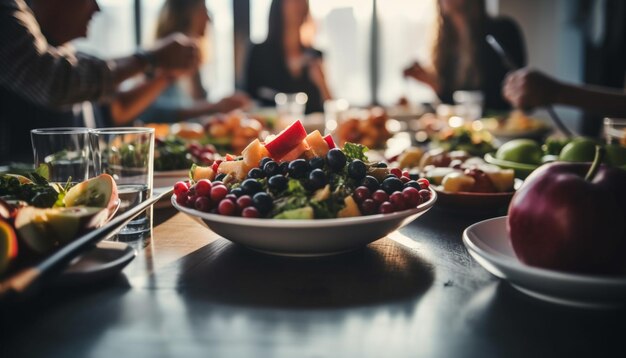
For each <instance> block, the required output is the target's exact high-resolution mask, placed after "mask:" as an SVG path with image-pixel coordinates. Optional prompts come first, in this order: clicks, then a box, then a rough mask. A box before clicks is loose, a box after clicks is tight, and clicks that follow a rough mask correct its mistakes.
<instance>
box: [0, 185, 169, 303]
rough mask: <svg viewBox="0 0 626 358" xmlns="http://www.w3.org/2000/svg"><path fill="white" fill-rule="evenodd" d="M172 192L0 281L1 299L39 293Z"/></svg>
mask: <svg viewBox="0 0 626 358" xmlns="http://www.w3.org/2000/svg"><path fill="white" fill-rule="evenodd" d="M172 191H173V189H170V190H167V191H165V192H162V193H160V194H158V195H154V196H152V197H151V198H149V199H147V200H146V201H143V202H141V203H139V204H138V205H137V206H135V207H133V208H131V209H129V210H127V211H126V212H124V213H122V214H120V215H119V216H117V217H116V218H114V219H113V220H112V221H111V222H109V223H108V224H106V225H104V226H103V227H101V228H99V229H96V230H93V231H91V232H89V233H87V234H85V235H83V236H81V237H79V238H77V239H76V240H74V241H72V242H70V243H69V244H67V245H65V246H63V247H61V248H60V249H59V250H58V251H55V252H54V253H52V254H51V255H50V256H48V257H46V258H45V259H43V260H42V261H41V262H39V263H37V264H36V265H34V266H32V267H27V268H25V269H23V270H21V271H18V272H17V273H15V274H13V275H12V276H10V277H8V278H6V279H5V280H3V281H0V299H9V298H11V297H16V296H21V295H25V294H29V293H33V292H36V291H37V289H38V288H39V287H40V285H41V283H43V282H44V281H45V279H46V278H47V277H50V276H53V275H55V274H58V273H59V272H60V271H61V270H62V269H63V268H64V267H66V266H67V265H68V264H69V263H70V262H71V261H72V260H73V259H74V258H76V257H78V256H79V255H80V254H82V253H84V252H86V251H88V250H89V249H91V248H92V247H93V245H94V244H96V243H98V242H99V241H102V240H104V239H105V238H107V237H109V236H111V235H113V234H114V233H115V232H116V231H117V230H119V229H120V228H122V227H124V226H125V225H126V224H127V223H128V222H130V221H131V220H132V219H133V218H135V217H136V216H137V215H139V214H141V213H142V212H143V211H144V210H146V209H147V208H149V207H150V206H151V205H152V204H154V203H156V202H157V201H159V200H160V199H161V198H162V197H163V196H166V195H170V194H171V193H172Z"/></svg>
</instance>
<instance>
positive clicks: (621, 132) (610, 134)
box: [604, 118, 626, 147]
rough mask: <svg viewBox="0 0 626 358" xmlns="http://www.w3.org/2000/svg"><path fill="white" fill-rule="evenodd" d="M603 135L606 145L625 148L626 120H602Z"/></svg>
mask: <svg viewBox="0 0 626 358" xmlns="http://www.w3.org/2000/svg"><path fill="white" fill-rule="evenodd" d="M604 135H605V136H606V142H607V143H608V144H621V145H622V146H624V147H626V118H604Z"/></svg>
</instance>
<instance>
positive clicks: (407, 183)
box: [404, 180, 422, 190]
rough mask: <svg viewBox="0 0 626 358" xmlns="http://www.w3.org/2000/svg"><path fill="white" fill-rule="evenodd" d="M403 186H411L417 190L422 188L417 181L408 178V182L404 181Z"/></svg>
mask: <svg viewBox="0 0 626 358" xmlns="http://www.w3.org/2000/svg"><path fill="white" fill-rule="evenodd" d="M404 187H405V188H408V187H412V188H415V189H417V190H422V188H421V187H420V185H419V183H418V182H416V181H415V180H409V181H408V182H406V183H404Z"/></svg>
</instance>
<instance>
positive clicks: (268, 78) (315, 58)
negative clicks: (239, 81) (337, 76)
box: [244, 0, 332, 113]
mask: <svg viewBox="0 0 626 358" xmlns="http://www.w3.org/2000/svg"><path fill="white" fill-rule="evenodd" d="M307 21H311V18H310V14H309V4H308V1H307V0H273V1H272V4H271V7H270V14H269V23H268V32H267V39H266V40H265V42H263V43H261V44H257V45H253V46H252V47H251V48H250V51H249V54H248V60H247V65H246V70H245V80H244V88H245V90H246V92H248V94H249V95H250V96H251V97H252V98H253V99H255V100H257V101H259V102H260V104H261V105H264V106H274V105H275V102H274V96H275V95H276V94H277V93H279V92H283V93H296V92H304V93H306V94H307V96H308V101H307V103H306V108H305V112H306V113H312V112H322V111H323V110H324V106H323V104H324V101H325V100H328V99H331V98H332V96H331V94H330V90H329V89H328V85H327V83H326V79H325V75H324V71H323V61H322V53H321V52H320V51H318V50H316V49H314V48H313V47H311V46H310V44H308V43H306V42H307V41H305V39H303V37H302V35H301V30H302V28H303V26H305V25H306V24H307Z"/></svg>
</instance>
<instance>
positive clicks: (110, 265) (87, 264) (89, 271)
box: [55, 241, 137, 286]
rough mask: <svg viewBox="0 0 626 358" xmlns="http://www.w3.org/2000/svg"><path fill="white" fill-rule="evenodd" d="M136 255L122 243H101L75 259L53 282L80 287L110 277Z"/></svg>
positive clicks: (133, 250)
mask: <svg viewBox="0 0 626 358" xmlns="http://www.w3.org/2000/svg"><path fill="white" fill-rule="evenodd" d="M136 255H137V252H136V251H135V249H133V248H132V247H130V246H129V245H127V244H125V243H123V242H114V241H101V242H99V243H98V244H97V245H96V247H94V248H93V249H92V250H90V251H88V252H86V253H84V254H83V255H81V256H79V257H77V258H76V259H75V260H74V261H72V262H71V263H70V265H69V266H68V267H67V269H65V271H63V273H62V274H61V275H59V277H58V278H57V279H56V280H55V284H58V285H63V286H65V285H80V284H85V283H91V282H95V281H97V280H101V279H105V278H108V277H111V276H113V275H115V274H117V273H119V272H120V271H122V269H123V268H124V267H126V265H128V264H129V263H130V262H131V261H132V260H133V259H134V258H135V256H136Z"/></svg>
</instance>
